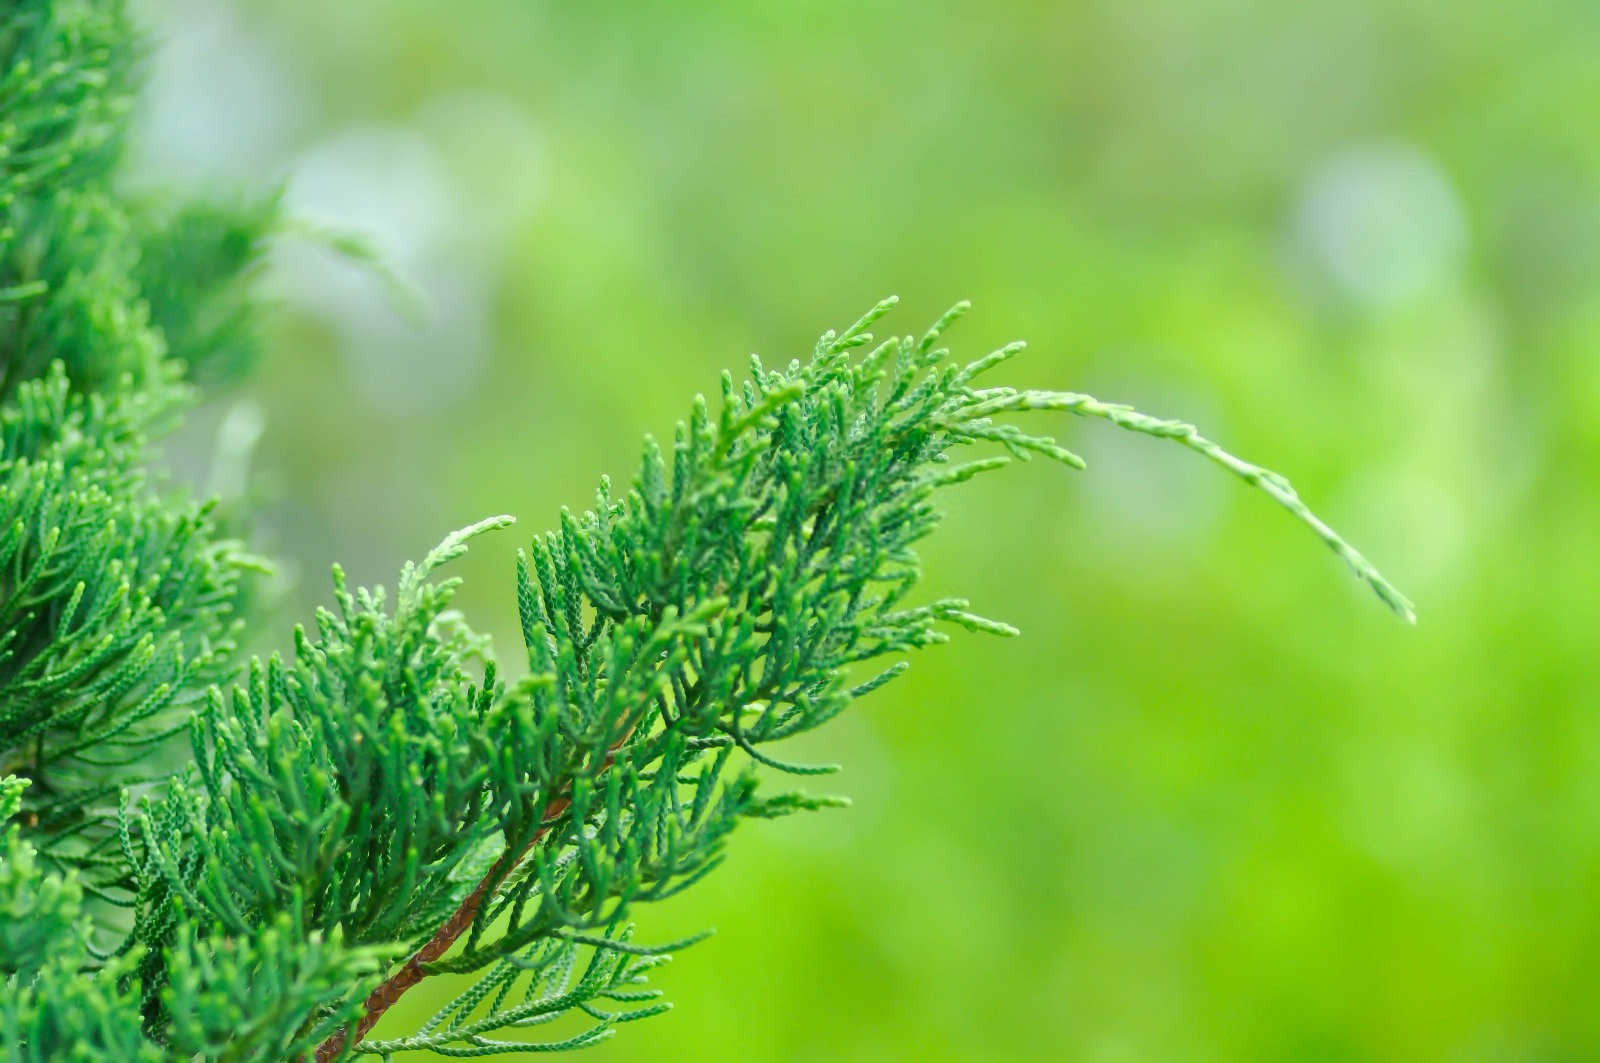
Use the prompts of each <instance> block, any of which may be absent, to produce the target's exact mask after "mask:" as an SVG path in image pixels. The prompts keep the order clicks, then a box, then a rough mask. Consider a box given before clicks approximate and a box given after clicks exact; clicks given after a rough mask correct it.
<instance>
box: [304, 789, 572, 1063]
mask: <svg viewBox="0 0 1600 1063" xmlns="http://www.w3.org/2000/svg"><path fill="white" fill-rule="evenodd" d="M571 804H572V799H571V798H570V797H558V798H556V799H555V800H554V801H552V802H551V803H550V807H549V808H548V809H546V810H545V818H544V822H543V823H541V824H539V829H538V830H536V831H534V832H533V837H531V838H529V839H528V844H526V845H524V846H523V847H522V849H521V851H520V852H518V853H516V854H515V855H514V856H513V855H512V854H511V853H505V854H502V855H501V857H500V859H499V860H496V861H495V863H494V866H493V867H491V868H490V869H489V871H488V873H487V874H485V875H484V876H483V878H482V879H480V880H479V881H478V884H477V886H475V887H474V888H473V890H472V892H471V893H469V894H467V896H466V898H465V899H464V900H462V902H461V903H460V904H459V905H457V906H456V910H455V911H454V912H452V913H451V914H450V918H448V919H446V920H445V921H444V922H443V923H442V924H441V925H440V927H439V929H438V930H435V931H434V932H433V937H431V938H429V939H428V942H427V944H425V945H423V946H422V947H421V948H420V949H418V950H417V951H416V952H413V953H412V954H411V955H410V957H408V958H407V959H406V962H405V963H403V964H401V965H400V969H399V970H397V971H395V972H394V974H392V975H390V976H389V977H388V978H387V979H385V980H384V982H383V984H382V985H380V986H378V988H376V989H374V990H373V991H372V992H371V993H369V994H367V999H366V1002H365V1003H364V1004H363V1005H362V1014H361V1018H360V1020H359V1021H357V1022H356V1029H355V1040H356V1041H359V1040H361V1039H362V1038H363V1037H365V1036H366V1035H367V1031H368V1030H371V1029H372V1028H373V1027H374V1026H376V1025H377V1024H378V1020H379V1019H381V1018H383V1013H384V1012H386V1011H388V1010H389V1009H390V1008H391V1007H393V1006H394V1004H395V1002H396V1001H398V1000H399V999H400V997H401V996H402V995H403V994H404V993H405V991H406V990H408V989H410V988H411V987H412V986H414V985H416V984H417V983H418V982H420V981H422V980H423V979H424V978H426V977H427V976H428V972H427V971H425V970H423V969H422V968H423V965H424V964H428V963H433V962H434V961H435V960H437V959H439V958H440V957H441V956H443V955H444V954H445V953H446V952H449V951H450V946H451V945H454V944H455V943H456V939H457V938H459V937H460V936H461V935H462V933H463V932H465V931H466V929H467V927H469V926H471V925H472V921H473V920H474V919H476V918H477V916H478V909H479V908H481V907H483V902H484V900H485V899H486V898H487V897H488V896H489V895H490V894H491V893H493V892H494V889H495V887H497V886H498V885H499V884H500V883H501V882H502V881H504V879H505V877H506V876H507V875H509V874H510V873H511V872H512V871H513V870H514V869H515V868H516V866H517V865H518V864H520V863H522V859H523V857H525V856H527V855H528V851H529V850H530V849H532V848H533V847H534V845H536V844H537V843H538V841H539V839H540V838H542V837H544V832H545V831H547V830H549V829H550V825H551V824H552V823H554V822H555V821H556V820H557V819H558V818H560V816H561V815H562V813H564V812H566V810H567V808H568V806H570V805H571ZM508 857H509V859H508ZM347 1036H348V1031H347V1030H340V1031H339V1032H338V1033H335V1034H332V1035H330V1036H329V1037H328V1039H327V1040H325V1041H323V1042H322V1043H321V1044H320V1045H318V1046H317V1054H316V1063H329V1061H330V1060H332V1059H335V1058H337V1057H338V1055H339V1054H340V1053H341V1052H343V1051H344V1048H345V1039H346V1037H347Z"/></svg>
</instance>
